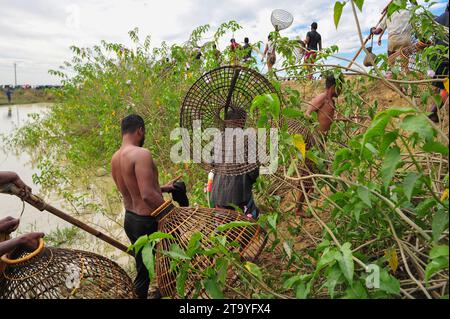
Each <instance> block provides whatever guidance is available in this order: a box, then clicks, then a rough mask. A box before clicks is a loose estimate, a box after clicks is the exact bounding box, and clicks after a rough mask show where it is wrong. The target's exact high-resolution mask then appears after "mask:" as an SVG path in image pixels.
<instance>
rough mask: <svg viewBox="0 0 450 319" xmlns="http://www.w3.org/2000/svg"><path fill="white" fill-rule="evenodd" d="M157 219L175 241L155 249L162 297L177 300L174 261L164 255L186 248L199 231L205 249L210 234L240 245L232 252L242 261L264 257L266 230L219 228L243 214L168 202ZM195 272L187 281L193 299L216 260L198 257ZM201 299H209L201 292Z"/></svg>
mask: <svg viewBox="0 0 450 319" xmlns="http://www.w3.org/2000/svg"><path fill="white" fill-rule="evenodd" d="M152 215H153V216H155V217H156V218H157V220H158V230H159V231H161V232H165V233H168V234H170V235H172V236H173V237H174V239H162V240H161V241H160V242H159V243H158V244H157V246H156V278H157V283H158V287H159V289H160V291H161V294H162V295H163V296H169V297H177V295H176V278H177V271H176V270H171V267H170V262H171V259H170V258H169V257H168V256H166V255H164V254H163V251H168V250H170V246H171V245H172V244H178V245H179V246H180V248H182V249H186V248H187V245H188V243H189V240H190V238H191V236H192V235H193V234H194V233H196V232H200V233H201V234H202V235H203V236H202V239H201V241H200V244H201V246H202V247H203V248H204V249H206V248H208V247H210V245H211V244H210V242H209V241H208V235H209V234H216V235H221V236H225V238H226V239H227V242H228V243H237V245H236V246H233V248H230V249H232V251H233V252H236V253H239V255H240V257H241V258H242V260H245V261H255V260H256V259H257V257H258V256H259V255H260V254H261V252H262V250H263V249H264V246H265V244H266V241H267V236H266V233H265V232H264V230H263V229H262V228H261V227H260V226H258V225H256V224H252V225H249V226H240V227H234V228H230V229H227V230H225V231H223V232H218V231H217V227H218V226H219V225H223V224H227V223H230V222H233V221H242V220H247V219H245V218H244V217H243V216H242V214H241V213H239V212H235V211H230V210H225V209H211V208H200V207H196V208H190V207H175V206H174V205H173V204H172V203H171V201H167V202H166V203H164V204H163V205H162V206H161V207H160V208H158V209H157V210H155V211H154V212H153V214H152ZM190 263H191V266H192V267H193V268H195V269H196V270H197V271H196V272H190V273H189V274H188V277H187V280H186V282H185V294H186V297H187V298H189V297H192V296H193V295H194V293H195V292H196V284H197V283H198V282H199V281H200V279H201V275H200V274H202V273H203V272H204V270H205V269H206V268H208V267H210V266H213V265H214V263H215V260H214V258H212V257H207V256H204V255H196V256H194V257H193V258H192V260H191V261H190ZM227 278H228V281H229V282H230V281H233V279H235V276H234V275H233V274H232V273H231V271H229V272H228V277H227ZM200 295H201V296H202V297H207V296H206V295H205V294H204V293H203V292H202V291H200Z"/></svg>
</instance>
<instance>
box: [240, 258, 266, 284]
mask: <svg viewBox="0 0 450 319" xmlns="http://www.w3.org/2000/svg"><path fill="white" fill-rule="evenodd" d="M244 267H245V269H247V270H248V271H249V272H250V273H251V274H252V275H254V276H255V277H256V278H258V279H259V280H262V272H261V269H260V268H259V267H258V266H257V265H255V264H254V263H251V262H249V261H247V262H246V263H245V264H244Z"/></svg>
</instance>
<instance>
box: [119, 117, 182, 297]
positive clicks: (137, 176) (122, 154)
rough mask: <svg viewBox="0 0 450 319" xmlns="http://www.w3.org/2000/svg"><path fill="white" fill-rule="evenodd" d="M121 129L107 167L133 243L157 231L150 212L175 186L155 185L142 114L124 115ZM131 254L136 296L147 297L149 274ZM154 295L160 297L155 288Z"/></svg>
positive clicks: (128, 234) (155, 171)
mask: <svg viewBox="0 0 450 319" xmlns="http://www.w3.org/2000/svg"><path fill="white" fill-rule="evenodd" d="M121 131H122V145H121V147H120V149H119V150H118V151H117V152H116V153H115V154H114V155H113V157H112V159H111V169H112V177H113V179H114V182H115V184H116V186H117V188H118V189H119V191H120V193H121V194H122V197H123V202H124V206H125V210H126V211H125V223H124V228H125V233H126V234H127V236H128V238H129V239H130V241H131V243H133V244H134V243H135V242H136V240H137V239H138V238H139V237H141V236H144V235H150V234H152V233H154V232H156V231H157V229H158V223H157V220H156V218H155V217H153V216H150V215H151V213H152V212H153V211H155V210H156V209H157V208H158V207H159V206H161V205H162V204H163V203H164V199H163V195H162V193H163V192H172V191H174V190H175V189H176V188H175V186H174V182H171V183H168V184H166V185H164V186H162V187H160V186H159V182H158V168H157V167H156V164H155V162H154V161H153V158H152V155H151V154H150V151H149V150H147V149H145V148H143V145H144V141H145V123H144V120H143V119H142V117H140V116H139V115H136V114H132V115H128V116H127V117H125V118H124V119H123V120H122V122H121ZM135 258H136V270H137V275H136V279H135V280H134V286H135V290H136V294H137V296H138V298H140V299H147V296H148V289H149V286H150V278H149V275H148V270H147V268H146V267H145V265H144V263H143V261H142V252H139V253H138V254H137V255H136V257H135ZM158 295H159V296H158V297H160V294H159V292H158Z"/></svg>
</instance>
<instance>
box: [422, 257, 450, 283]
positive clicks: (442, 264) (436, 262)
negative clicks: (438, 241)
mask: <svg viewBox="0 0 450 319" xmlns="http://www.w3.org/2000/svg"><path fill="white" fill-rule="evenodd" d="M445 268H448V257H437V258H434V259H432V260H431V262H430V263H429V264H428V265H427V267H426V268H425V281H427V282H428V280H429V279H430V278H431V276H433V275H434V274H435V273H437V272H438V271H440V270H442V269H445Z"/></svg>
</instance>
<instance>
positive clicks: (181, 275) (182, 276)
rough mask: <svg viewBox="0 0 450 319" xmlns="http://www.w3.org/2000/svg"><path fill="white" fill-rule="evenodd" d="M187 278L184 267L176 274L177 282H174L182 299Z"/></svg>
mask: <svg viewBox="0 0 450 319" xmlns="http://www.w3.org/2000/svg"><path fill="white" fill-rule="evenodd" d="M187 277H188V271H187V270H186V268H185V267H182V268H181V269H180V271H179V272H178V274H177V280H176V284H177V293H178V295H180V296H181V297H182V298H184V295H185V287H186V279H187Z"/></svg>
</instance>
